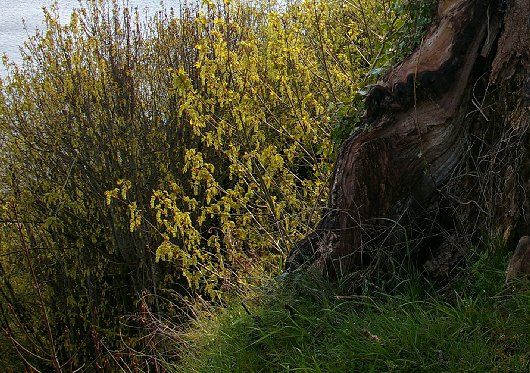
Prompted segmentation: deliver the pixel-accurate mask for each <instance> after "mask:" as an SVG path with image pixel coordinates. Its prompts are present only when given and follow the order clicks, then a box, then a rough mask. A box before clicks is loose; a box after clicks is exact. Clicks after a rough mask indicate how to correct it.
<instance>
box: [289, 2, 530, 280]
mask: <svg viewBox="0 0 530 373" xmlns="http://www.w3.org/2000/svg"><path fill="white" fill-rule="evenodd" d="M529 7H530V2H529V1H515V0H514V1H511V2H509V4H508V8H507V10H506V8H505V4H503V2H501V1H499V2H497V1H479V0H446V1H441V2H440V4H439V8H438V16H437V20H436V22H435V23H434V24H433V25H432V26H431V28H430V29H429V30H428V32H427V34H426V37H425V38H424V41H423V42H422V44H421V46H419V47H418V48H417V50H416V51H415V52H414V53H413V54H412V55H411V56H410V57H409V58H408V59H407V60H406V61H404V62H403V63H402V64H401V65H400V66H398V67H397V68H395V69H393V70H392V71H391V72H389V73H388V75H387V76H386V78H385V79H384V81H382V82H380V84H379V85H377V86H375V87H373V88H372V90H371V92H370V94H369V96H368V97H367V100H366V108H367V113H366V118H365V124H366V128H364V129H362V130H359V131H358V132H357V133H355V134H354V135H353V136H351V137H350V138H349V139H348V140H347V141H345V142H344V144H343V145H342V147H341V150H340V152H339V155H338V158H337V161H336V164H335V171H334V174H333V177H332V182H331V187H330V196H329V204H328V209H327V213H326V215H325V216H324V218H323V219H322V221H321V222H320V224H319V226H318V228H317V229H316V231H315V232H314V233H313V234H311V235H309V236H308V237H306V238H305V239H304V240H303V241H301V242H300V243H299V244H298V245H297V247H296V248H295V249H294V250H293V251H292V253H291V255H290V257H289V259H288V264H287V266H288V268H293V267H296V266H298V265H299V264H301V263H303V262H308V261H309V263H310V264H311V265H312V266H313V267H314V268H316V269H317V270H318V271H320V272H327V273H328V274H329V273H330V272H332V273H333V274H335V275H337V274H346V273H351V271H354V270H356V269H358V268H366V267H368V266H371V265H374V263H375V262H376V261H377V260H378V252H379V251H380V250H382V249H383V248H384V247H388V246H389V245H393V244H395V243H396V240H397V241H401V242H402V243H405V245H403V246H402V247H405V246H406V245H407V244H406V241H407V240H410V239H411V237H408V236H407V234H406V232H410V230H409V229H408V227H411V226H414V225H417V224H419V223H418V219H420V217H422V218H421V219H423V217H424V214H425V212H426V211H428V210H429V206H432V203H433V201H435V200H436V199H439V198H440V194H441V188H442V187H443V186H444V185H445V184H446V183H447V180H448V178H449V176H450V175H452V174H453V173H454V172H455V170H456V169H457V166H458V167H459V165H461V163H462V161H463V158H464V157H465V156H467V155H465V154H464V153H465V152H466V149H467V144H468V138H469V134H470V133H471V132H472V131H475V130H476V129H475V128H471V127H473V126H474V125H473V124H472V123H470V120H469V114H470V112H471V111H472V110H473V112H474V113H475V116H477V115H478V116H480V117H486V114H485V113H484V112H483V108H479V109H480V110H479V109H477V108H475V107H474V106H473V105H476V101H474V100H475V98H476V97H475V94H476V92H475V88H476V85H477V81H478V79H479V78H480V77H482V80H486V81H487V80H488V79H487V77H488V76H489V74H491V79H490V82H491V84H496V83H497V84H498V85H499V87H502V86H504V84H505V82H504V80H506V79H512V78H513V77H514V76H515V75H516V74H517V73H518V72H521V71H524V72H528V66H527V65H526V62H527V61H529V59H528V58H527V54H528V51H529V50H530V43H529V40H528V35H529V34H530V32H529V31H530V30H529V29H528V14H530V9H528V8H529ZM505 10H506V13H505V14H506V17H504V13H503V12H504V11H505ZM525 22H526V23H525ZM503 27H504V32H503V33H502V36H500V39H499V35H500V34H501V31H502V28H503ZM522 30H524V31H525V32H522ZM498 40H500V43H499V46H498V47H497V41H498ZM495 53H496V55H495ZM523 61H524V62H523ZM484 76H486V79H484ZM501 81H502V82H501ZM488 87H489V85H488ZM471 103H473V105H472V104H471ZM513 105H514V104H513V103H510V104H508V106H510V107H509V108H508V107H507V108H504V110H505V111H506V110H511V109H512V106H513ZM477 107H478V106H477ZM486 119H487V120H489V118H486ZM433 219H434V218H433ZM397 231H399V232H400V233H399V234H397V233H396V232H397ZM442 246H443V245H441V246H440V247H442Z"/></svg>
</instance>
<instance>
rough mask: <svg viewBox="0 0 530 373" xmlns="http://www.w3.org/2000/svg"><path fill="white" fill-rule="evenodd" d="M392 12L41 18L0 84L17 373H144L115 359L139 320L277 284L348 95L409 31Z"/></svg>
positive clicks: (94, 4) (255, 10) (400, 13)
mask: <svg viewBox="0 0 530 373" xmlns="http://www.w3.org/2000/svg"><path fill="white" fill-rule="evenodd" d="M396 4H398V3H395V4H394V3H392V2H383V1H382V2H372V1H364V0H363V1H358V2H342V1H336V0H320V1H309V0H307V1H297V2H293V3H290V4H289V5H288V6H284V7H283V8H282V6H280V5H278V4H275V3H274V2H268V1H267V2H265V1H263V2H262V1H257V2H243V1H215V2H210V1H205V2H203V3H201V4H193V5H186V6H183V7H182V8H181V10H180V13H178V14H175V13H174V12H173V11H166V10H162V11H160V12H158V13H157V14H156V15H154V16H153V17H152V18H150V19H147V20H145V21H143V20H142V19H141V15H140V14H139V13H138V12H137V11H135V10H129V9H126V8H123V9H122V8H120V7H119V4H118V2H116V1H110V0H109V1H104V0H87V1H86V2H84V3H82V7H81V8H80V9H78V10H76V11H74V12H73V14H72V16H71V20H70V22H69V23H68V24H64V25H61V24H60V23H59V21H58V12H57V9H54V8H52V9H51V10H48V11H45V17H46V29H45V30H44V31H41V32H37V34H36V35H35V36H33V37H31V38H30V39H29V40H28V41H27V42H26V44H25V48H24V52H23V56H22V58H23V62H22V64H21V65H20V66H17V65H14V64H10V63H9V61H8V60H7V59H6V58H4V61H5V63H6V64H7V65H8V66H7V69H8V74H7V77H6V78H5V79H3V80H0V88H1V94H0V131H1V138H0V141H1V142H2V146H1V147H0V164H1V166H0V176H1V179H0V180H1V181H0V182H1V184H0V201H1V204H2V207H3V209H2V212H1V218H0V219H1V220H2V226H1V234H2V236H1V238H2V240H1V242H2V243H1V246H0V250H1V254H2V257H1V258H2V259H1V260H0V264H1V265H2V272H1V280H2V282H1V286H2V290H4V289H10V290H9V292H7V291H6V292H4V293H2V296H3V298H2V299H3V300H2V301H3V302H4V303H2V309H1V312H2V318H3V319H2V320H3V321H2V323H3V324H2V326H3V329H4V331H5V330H12V332H13V334H12V337H13V338H11V339H10V341H11V342H13V346H14V348H15V352H18V354H19V355H20V357H21V358H24V359H27V361H25V362H24V364H26V365H25V367H26V369H30V368H29V367H30V365H31V364H36V365H38V367H49V366H50V365H52V362H53V361H54V360H55V358H57V359H58V360H59V361H60V362H61V363H65V364H69V365H68V367H69V368H71V369H73V368H75V367H79V366H81V365H82V364H83V363H85V362H89V361H93V362H94V363H93V364H94V366H99V367H103V368H109V367H110V366H114V367H115V366H116V365H120V364H125V363H130V364H133V366H142V367H143V368H145V367H146V366H147V365H149V364H151V363H152V362H151V361H150V360H149V358H148V357H146V358H145V359H141V358H137V357H134V356H133V357H134V358H131V357H130V356H129V357H127V356H125V355H123V354H116V353H114V351H118V350H123V349H125V351H127V352H128V353H131V355H133V354H132V352H134V351H135V350H138V349H141V350H147V351H153V349H155V347H153V344H152V343H151V342H149V341H150V339H148V338H144V337H145V334H146V333H149V329H148V328H146V327H145V323H146V319H145V315H146V313H147V314H153V315H155V316H156V317H162V315H163V316H164V317H172V316H180V315H182V313H183V311H182V310H181V309H182V307H183V306H184V305H185V304H186V302H187V299H186V298H188V297H189V298H191V299H194V298H197V297H201V296H204V297H206V298H207V299H209V300H213V301H217V302H222V301H224V300H225V299H226V298H227V296H228V295H229V294H230V293H231V292H232V291H234V289H236V288H237V287H241V286H244V285H245V284H249V283H253V282H255V281H257V280H256V279H255V278H254V277H253V273H255V272H257V271H260V272H261V271H263V270H265V271H268V272H275V271H276V272H278V270H279V268H281V263H282V260H283V258H284V256H285V254H286V252H287V251H288V250H289V248H290V247H292V245H293V243H294V242H296V241H297V240H298V239H299V238H301V237H302V236H303V235H305V234H306V233H307V232H308V231H309V230H310V229H311V227H312V226H314V224H315V223H316V222H317V221H318V219H319V215H320V213H321V210H322V208H323V206H324V204H325V201H326V190H327V180H328V177H329V175H330V173H331V167H332V158H333V148H334V145H335V144H336V143H339V142H340V141H341V140H342V139H344V138H345V137H347V136H348V135H349V133H350V132H351V130H352V129H353V127H354V126H355V125H356V124H357V122H358V120H359V118H361V117H362V115H363V114H362V104H361V101H362V99H361V98H360V96H359V95H358V94H357V93H356V92H357V91H358V90H359V89H361V88H362V87H364V86H365V85H366V84H367V83H368V82H371V81H372V80H373V79H375V77H376V76H377V73H376V72H377V71H382V69H383V68H385V67H387V66H389V65H390V64H391V63H393V62H394V61H395V60H394V57H391V56H389V54H388V53H387V50H388V48H391V46H392V45H394V43H395V42H397V38H398V37H401V36H403V35H405V32H406V33H408V31H410V30H412V29H411V28H410V27H413V26H412V23H411V22H412V20H414V22H416V20H417V19H418V18H417V17H415V16H414V17H413V16H412V14H413V13H411V14H409V13H408V11H409V10H414V11H416V8H414V6H415V5H413V4H420V3H416V2H408V3H407V5H406V6H405V7H404V8H403V7H401V8H400V7H399V6H397V5H396ZM421 4H423V3H421ZM407 7H408V8H407ZM417 9H419V10H418V12H419V13H414V14H422V15H423V14H424V13H422V12H423V9H424V8H423V7H422V6H420V7H419V8H417ZM422 17H423V16H422ZM419 19H420V20H424V18H421V17H420V18H419ZM421 22H423V21H421ZM421 22H420V23H417V22H416V23H414V25H415V26H414V27H416V29H415V30H419V29H420V28H421V25H422V24H421ZM413 35H414V36H413V39H410V40H412V41H408V40H409V39H407V41H405V44H403V46H401V47H399V48H401V49H399V50H400V51H402V52H400V53H405V52H404V51H405V49H406V46H409V45H412V44H414V43H417V42H418V40H417V35H418V34H417V33H413ZM396 56H397V57H396V58H398V57H400V56H401V54H398V55H396ZM332 132H333V135H331V133H332ZM20 263H24V265H23V266H22V265H21V264H20ZM30 264H31V265H32V266H33V267H34V268H35V269H36V271H35V276H31V275H30V274H29V273H28V271H27V268H28V267H29V266H30ZM29 288H35V289H40V290H42V291H41V293H40V295H39V294H38V292H36V291H30V292H28V291H27V289H29ZM146 294H148V295H149V296H145V295H146ZM41 301H45V303H46V307H36V306H35V305H38V304H39V302H41ZM30 310H38V312H30ZM184 313H185V312H184ZM44 315H49V320H48V319H47V318H44ZM43 320H47V321H43ZM50 329H51V332H49V331H50ZM20 335H24V337H20ZM16 341H21V343H23V345H24V346H25V348H28V349H29V351H30V352H29V353H26V352H25V351H24V350H23V349H20V348H18V347H17V346H16V343H17V342H16ZM122 341H123V342H122ZM124 345H126V346H127V347H124ZM55 355H56V356H55ZM34 356H40V357H41V358H42V359H35V358H34ZM127 359H129V360H127ZM131 359H132V360H131ZM109 369H110V368H109Z"/></svg>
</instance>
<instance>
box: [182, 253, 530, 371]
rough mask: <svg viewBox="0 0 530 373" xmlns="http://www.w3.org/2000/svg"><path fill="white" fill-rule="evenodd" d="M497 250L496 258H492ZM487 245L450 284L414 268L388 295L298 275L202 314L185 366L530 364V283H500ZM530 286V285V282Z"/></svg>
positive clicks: (465, 367)
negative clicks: (356, 292) (507, 286)
mask: <svg viewBox="0 0 530 373" xmlns="http://www.w3.org/2000/svg"><path fill="white" fill-rule="evenodd" d="M488 255H489V257H488ZM504 264H505V258H504V257H500V256H499V255H490V254H487V253H486V254H483V255H481V256H480V257H479V260H477V261H476V262H475V264H474V265H472V266H471V267H470V270H469V271H466V272H464V273H465V276H462V277H461V278H459V281H458V282H457V283H456V284H454V285H453V286H452V287H451V288H452V289H456V290H451V291H448V290H445V291H440V289H435V288H434V286H432V285H430V284H429V283H427V282H426V281H424V280H422V279H421V277H420V276H417V275H412V276H410V277H411V279H410V280H406V281H402V282H401V284H400V285H399V286H397V287H396V289H395V290H394V291H393V294H392V295H388V294H380V293H375V294H370V295H366V296H338V295H336V294H337V289H333V288H332V287H331V286H330V285H326V284H325V283H322V282H320V281H317V280H314V279H311V278H309V277H308V276H306V275H301V274H292V275H291V276H290V277H288V278H286V279H285V280H283V281H280V282H274V283H273V284H271V285H269V288H268V289H262V291H261V293H260V294H259V295H258V296H256V297H254V298H249V299H246V300H245V301H244V303H245V306H246V308H247V309H248V310H249V311H250V314H248V313H247V311H246V310H245V309H244V307H243V306H242V303H241V302H237V303H234V304H232V305H231V306H229V307H227V308H226V309H224V310H219V311H216V312H213V311H209V312H207V313H204V314H203V316H201V317H199V319H198V320H197V322H196V324H195V325H194V326H193V328H191V329H190V330H189V331H188V333H187V340H188V343H187V344H186V345H187V349H186V351H185V352H184V353H185V355H184V358H183V361H182V364H181V365H180V366H174V367H173V369H174V370H175V371H179V372H180V371H185V372H291V371H293V372H295V371H296V372H529V371H530V362H529V361H530V330H529V326H530V316H529V314H530V291H528V290H519V291H510V292H508V291H506V290H502V284H503V272H502V270H499V267H502V266H503V265H504ZM527 289H528V287H527Z"/></svg>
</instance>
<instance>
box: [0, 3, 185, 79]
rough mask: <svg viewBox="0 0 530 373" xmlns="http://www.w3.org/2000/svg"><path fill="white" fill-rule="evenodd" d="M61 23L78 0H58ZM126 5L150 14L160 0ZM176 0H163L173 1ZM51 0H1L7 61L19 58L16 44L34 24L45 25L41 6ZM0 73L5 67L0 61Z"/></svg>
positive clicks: (1, 40) (1, 42)
mask: <svg viewBox="0 0 530 373" xmlns="http://www.w3.org/2000/svg"><path fill="white" fill-rule="evenodd" d="M57 3H58V5H59V16H60V21H61V23H67V22H68V21H69V19H70V13H71V11H72V9H73V8H78V7H79V1H78V0H58V1H57ZM128 3H129V7H131V8H134V7H138V10H139V11H140V12H141V13H142V14H153V13H155V12H156V11H157V10H159V9H160V8H161V5H160V0H143V1H142V0H129V1H128ZM172 3H176V1H165V4H166V5H168V6H169V5H174V4H172ZM51 4H52V0H0V55H3V54H4V53H6V54H7V56H8V58H9V60H10V61H13V62H15V63H18V62H20V51H19V47H20V46H21V45H22V44H23V43H24V41H25V40H26V39H27V37H28V35H33V34H35V28H38V29H40V30H43V29H44V25H43V19H44V16H43V11H42V8H43V7H47V8H50V5H51ZM0 75H1V76H4V75H5V68H4V66H3V65H2V64H1V63H0Z"/></svg>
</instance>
